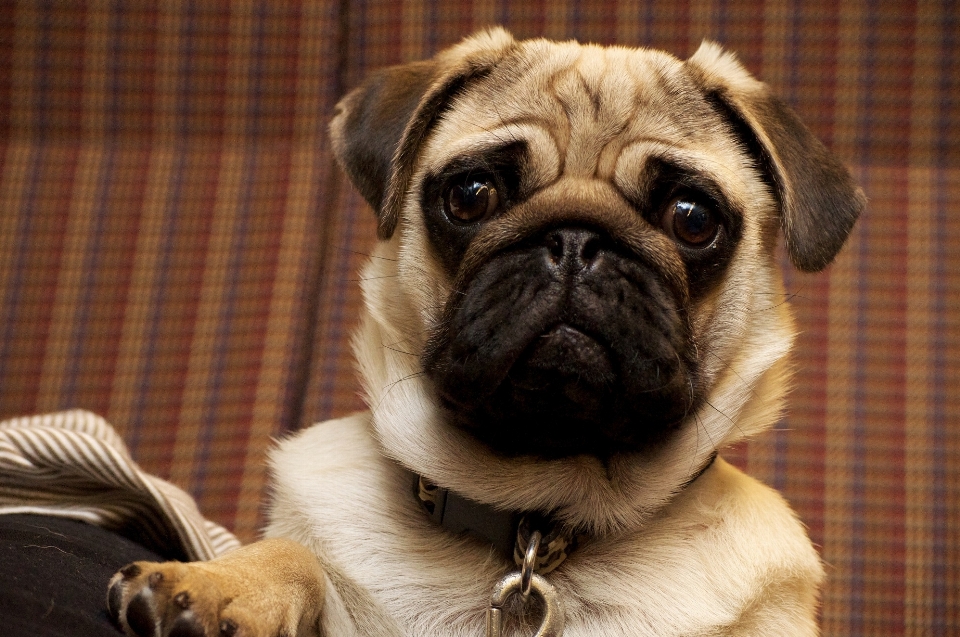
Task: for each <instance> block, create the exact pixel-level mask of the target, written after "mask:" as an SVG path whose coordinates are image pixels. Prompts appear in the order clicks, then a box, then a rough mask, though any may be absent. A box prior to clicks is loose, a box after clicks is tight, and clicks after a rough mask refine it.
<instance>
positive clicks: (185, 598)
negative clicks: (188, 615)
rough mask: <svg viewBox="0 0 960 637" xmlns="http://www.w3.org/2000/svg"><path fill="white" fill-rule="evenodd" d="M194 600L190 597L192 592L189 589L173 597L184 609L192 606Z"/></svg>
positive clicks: (174, 601)
mask: <svg viewBox="0 0 960 637" xmlns="http://www.w3.org/2000/svg"><path fill="white" fill-rule="evenodd" d="M192 602H193V600H192V599H190V593H188V592H187V591H181V592H179V593H177V594H176V595H174V597H173V603H174V604H176V605H177V606H179V607H180V608H182V609H184V610H186V609H188V608H190V604H191V603H192Z"/></svg>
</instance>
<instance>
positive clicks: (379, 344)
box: [251, 30, 823, 637]
mask: <svg viewBox="0 0 960 637" xmlns="http://www.w3.org/2000/svg"><path fill="white" fill-rule="evenodd" d="M506 52H510V54H511V55H514V56H516V57H515V58H514V60H515V61H516V60H519V62H517V63H516V65H515V67H514V68H511V69H509V70H508V71H509V73H508V72H507V71H504V72H503V73H502V75H503V77H504V79H503V81H502V82H501V83H498V81H497V80H498V77H499V76H498V71H494V72H493V73H492V74H491V75H490V76H488V77H487V78H485V79H484V81H483V82H480V83H479V84H478V85H477V87H476V88H474V89H472V90H469V91H465V92H463V93H462V94H460V95H458V96H457V97H456V98H455V100H454V103H453V104H452V105H451V107H450V108H449V109H448V110H447V111H446V112H445V115H444V116H443V117H442V118H440V119H439V120H438V121H437V122H436V124H435V126H434V127H433V129H432V130H431V132H430V134H429V136H428V137H427V139H426V141H425V143H424V145H423V147H422V148H420V149H419V155H418V163H417V165H416V166H415V169H414V171H413V173H412V176H411V177H410V180H409V184H408V186H407V189H406V190H405V191H404V192H402V193H401V195H400V196H402V206H401V208H400V216H399V221H398V225H397V228H396V231H395V232H394V233H393V234H392V236H391V237H390V238H389V239H387V240H384V241H380V242H379V243H378V245H377V246H376V248H375V249H374V251H373V254H372V258H371V259H370V260H369V262H368V263H367V265H366V267H365V269H364V271H363V276H362V280H363V284H362V285H363V295H364V299H365V306H364V310H363V314H362V316H361V320H360V327H359V329H358V331H357V333H356V335H355V338H354V351H355V354H356V358H357V362H358V368H359V373H360V378H361V379H362V382H363V388H364V392H365V398H366V401H367V403H368V405H369V407H370V411H368V412H364V413H360V414H356V415H353V416H350V417H348V418H343V419H340V420H333V421H329V422H325V423H320V424H317V425H315V426H313V427H311V428H310V429H308V430H306V431H303V432H301V433H299V434H297V435H295V436H292V437H290V438H288V439H286V440H284V441H282V442H281V443H280V445H279V446H278V448H277V449H276V450H275V451H274V452H273V453H272V456H271V467H272V470H273V475H274V481H273V493H272V498H273V499H272V504H271V515H270V519H271V521H270V525H269V527H268V529H267V535H268V536H271V537H282V538H288V539H293V540H296V541H297V542H299V543H301V544H302V545H303V546H306V547H308V548H309V549H311V550H312V552H313V553H314V554H316V555H317V556H318V557H319V559H320V562H321V564H322V565H323V567H324V569H325V570H326V572H327V597H326V602H325V605H324V608H323V613H322V617H321V620H320V621H321V624H322V628H323V634H325V635H327V636H328V637H342V636H344V635H410V636H414V635H416V636H423V637H428V636H429V637H454V636H458V637H459V636H463V637H467V636H470V637H474V636H477V635H480V634H481V633H482V631H483V622H484V610H485V608H486V606H487V603H488V600H489V596H490V591H491V589H492V587H493V584H494V582H495V581H497V580H498V579H499V578H500V577H501V576H503V575H504V574H505V573H507V572H508V571H509V570H511V569H513V567H512V565H509V564H506V563H505V562H504V561H503V560H502V559H501V558H500V557H499V556H498V555H496V554H495V553H494V552H493V550H492V548H491V547H490V546H488V545H486V544H484V543H483V542H481V541H479V540H476V539H472V538H470V537H458V536H452V535H450V534H448V533H447V532H446V531H444V530H443V529H441V528H439V527H437V526H434V525H433V524H432V523H431V522H430V521H429V520H428V519H427V518H426V516H425V515H423V514H422V512H421V511H420V510H419V508H418V507H417V506H416V504H415V503H414V500H413V497H412V494H411V485H410V481H409V474H408V473H407V471H412V472H416V473H419V474H422V475H424V476H426V477H428V478H429V479H430V480H432V481H433V482H435V483H436V484H439V485H441V486H443V487H446V488H448V489H452V490H454V491H457V492H459V493H460V494H461V495H463V496H466V497H468V498H471V499H474V500H476V501H479V502H484V503H488V504H491V505H494V506H496V507H502V508H508V509H518V510H525V511H528V510H551V511H555V513H556V515H557V516H558V517H559V518H561V519H562V520H564V521H566V522H569V523H571V524H574V525H577V526H578V527H580V528H583V529H586V530H588V531H589V532H590V534H591V535H592V537H591V539H590V540H589V541H587V542H585V543H584V545H583V546H581V547H580V548H579V549H578V550H577V551H575V552H574V553H573V555H572V556H571V557H570V558H568V560H567V561H566V562H565V563H564V564H563V565H562V567H561V568H560V569H558V570H557V571H555V572H554V573H552V574H550V575H549V576H548V578H549V579H550V581H551V582H552V583H553V584H554V585H555V586H556V587H557V588H558V589H559V591H560V595H561V597H562V599H563V601H564V603H565V605H566V609H567V627H566V631H565V633H564V635H566V636H567V637H597V636H620V635H638V636H639V635H649V636H662V637H666V636H676V637H680V636H683V637H706V636H708V635H709V636H714V635H729V636H738V637H740V636H747V635H757V636H765V637H769V636H773V635H795V636H801V635H816V634H818V629H817V626H816V620H815V618H816V609H817V600H818V590H819V586H820V583H821V580H822V578H823V569H822V567H821V564H820V560H819V558H818V555H817V553H816V551H815V550H814V548H813V547H812V546H811V543H810V541H809V540H808V538H807V536H806V533H805V530H804V527H803V525H802V524H801V522H800V521H799V520H798V519H797V517H796V516H795V515H794V514H793V512H792V511H791V510H790V508H789V506H788V505H787V503H786V502H785V501H784V500H783V499H782V498H781V497H780V496H779V495H778V494H777V493H775V492H774V491H772V490H771V489H769V488H768V487H765V486H763V485H762V484H760V483H758V482H757V481H756V480H754V479H752V478H750V477H747V476H746V475H744V474H743V473H741V472H740V471H738V470H737V469H735V468H733V467H732V466H730V465H729V464H727V463H726V462H724V461H723V460H722V459H719V460H717V461H716V463H715V464H713V465H712V466H711V467H710V468H709V469H708V470H707V471H706V472H705V473H704V474H703V475H702V476H701V477H700V478H699V479H697V480H696V481H695V482H694V483H693V484H692V485H690V486H689V487H687V488H685V489H684V488H682V485H683V484H684V483H685V482H686V481H687V479H688V478H689V477H690V476H691V475H692V474H693V473H695V471H696V470H697V468H698V467H700V466H702V465H703V464H704V463H705V462H706V461H707V460H708V459H709V457H710V455H711V454H713V453H714V452H715V451H716V450H722V449H723V447H725V446H727V445H729V444H731V443H734V442H737V441H739V440H741V439H743V438H745V437H748V436H752V435H755V434H757V433H759V432H761V431H763V430H764V429H766V428H768V427H769V426H770V425H772V424H773V423H774V422H775V421H776V420H777V418H778V417H779V415H780V411H781V407H782V403H783V399H784V395H785V392H786V390H787V386H788V377H789V364H788V362H787V355H788V351H789V349H790V346H791V342H792V340H793V334H794V327H793V321H792V319H791V316H790V313H789V309H788V307H787V305H786V304H785V303H784V301H785V294H784V289H783V286H782V283H781V278H780V274H779V266H778V262H777V260H776V258H775V257H774V254H773V252H774V250H773V245H772V242H771V240H770V234H771V229H773V231H775V230H776V228H777V227H778V226H779V224H780V221H779V217H778V214H779V213H778V209H777V206H778V202H777V200H776V199H775V197H774V196H773V194H772V193H771V192H770V189H769V188H768V187H767V186H766V185H765V182H764V180H763V178H762V176H761V174H760V169H759V168H758V166H756V165H755V163H754V161H753V160H752V159H751V158H750V156H748V154H747V153H746V150H745V149H744V147H743V145H742V144H740V143H738V141H737V140H736V138H735V137H734V136H733V135H732V134H730V132H729V130H726V129H718V128H716V127H710V126H698V125H697V122H695V121H694V122H691V120H690V118H688V117H684V116H683V113H684V109H685V108H686V105H685V104H686V102H687V101H689V102H690V104H693V103H694V99H693V98H692V97H690V98H687V97H685V95H691V96H692V95H698V93H697V91H698V90H700V89H699V88H698V86H696V85H695V83H694V80H693V79H691V78H692V77H694V76H696V77H697V78H699V79H700V81H707V82H711V83H713V84H714V85H717V86H722V87H723V89H724V90H726V91H728V92H729V93H730V94H731V95H734V96H735V97H736V96H738V95H743V96H746V97H751V96H753V95H754V94H758V93H762V92H764V91H765V90H766V89H765V88H764V87H763V85H762V84H760V83H759V82H757V81H756V80H754V79H753V78H752V77H750V76H749V74H748V73H747V72H746V71H745V70H744V69H743V68H742V67H741V66H740V64H739V63H738V62H737V61H736V60H735V59H734V58H733V57H732V56H731V55H729V54H726V53H724V52H723V51H721V50H720V49H719V47H717V46H716V45H713V44H704V45H703V46H702V47H701V49H700V50H699V51H698V52H697V53H696V54H695V55H694V56H693V57H692V58H691V59H690V60H688V61H687V62H685V63H684V62H681V61H679V60H677V59H676V58H673V57H672V56H669V55H667V54H665V53H661V52H656V51H645V50H634V49H626V48H616V47H614V48H601V47H596V46H583V45H580V44H577V43H574V42H567V43H553V42H548V41H545V40H536V41H529V42H523V43H518V42H514V41H513V39H512V38H511V37H510V36H509V35H508V34H507V33H506V32H504V31H502V30H494V31H490V32H485V33H483V34H480V35H478V36H475V37H474V38H472V39H468V40H466V41H465V42H463V43H462V44H460V45H458V46H457V47H454V48H452V49H450V50H448V51H445V52H444V53H442V54H441V55H440V56H438V58H437V60H438V62H437V65H438V68H439V69H440V71H439V74H438V75H437V78H436V79H435V82H434V87H437V86H440V85H442V84H443V82H444V81H445V79H446V78H447V77H449V76H450V75H451V74H453V73H455V72H457V69H459V68H462V67H463V66H464V65H466V64H467V63H468V62H470V63H475V62H476V61H477V60H481V61H483V60H486V61H490V60H493V61H496V60H497V59H498V58H499V56H501V55H505V54H506ZM491 78H492V79H491ZM704 78H706V79H704ZM507 80H509V83H508V84H507ZM504 84H507V85H506V86H504ZM501 89H503V90H501ZM431 90H432V89H431ZM428 92H429V91H428ZM591 96H593V97H594V98H595V97H596V96H600V99H599V100H597V99H594V100H593V103H594V104H595V105H596V104H598V105H599V106H594V107H591V103H592V102H591ZM350 99H351V98H348V99H347V100H346V101H345V104H346V107H345V110H344V112H342V113H341V114H340V115H339V116H338V118H337V119H336V120H335V121H334V123H333V126H332V131H333V136H334V144H335V146H336V147H337V148H338V152H340V153H341V154H342V153H343V152H344V151H343V148H344V146H345V143H346V142H345V140H344V139H343V135H344V132H343V127H344V121H345V118H346V113H347V112H348V111H349V108H350V105H351V104H352V102H350ZM504 139H516V140H522V141H524V142H525V143H526V144H527V146H528V147H529V148H530V149H532V151H531V152H530V153H529V156H530V161H531V162H532V164H531V165H530V166H528V167H527V170H526V171H525V173H524V175H525V177H524V178H525V179H526V180H527V182H528V185H529V186H531V187H533V188H536V189H537V190H538V191H539V192H540V193H542V196H544V197H560V198H562V197H577V196H583V193H594V194H595V195H597V196H610V193H613V192H615V191H619V192H629V191H630V189H631V188H633V187H634V185H633V184H636V183H638V182H639V181H640V180H639V173H640V171H641V170H642V168H643V166H644V163H645V161H646V160H647V159H648V158H650V157H660V158H668V159H669V160H670V161H672V162H674V163H676V164H679V165H682V166H685V167H688V168H690V169H692V170H696V171H697V172H698V173H701V174H706V175H709V176H710V177H711V178H712V180H713V181H714V182H716V183H717V184H720V186H721V187H722V188H723V190H724V195H725V196H726V198H727V199H729V200H730V201H731V202H733V203H734V204H735V205H736V206H737V208H738V209H740V210H742V211H743V213H744V214H743V228H742V239H741V240H740V242H739V244H738V247H737V253H736V255H735V256H734V258H733V259H732V262H731V265H730V266H729V269H728V270H727V272H726V274H725V276H724V278H723V281H722V283H721V284H720V285H719V286H717V288H716V289H715V290H714V291H713V292H712V293H711V294H710V295H708V296H707V297H705V298H702V299H700V300H699V301H698V303H697V305H696V306H695V307H694V308H693V310H692V311H691V312H690V314H691V316H692V317H693V339H694V342H695V343H696V346H697V350H698V354H699V360H700V364H701V365H702V368H703V370H704V379H705V380H704V382H705V383H706V386H707V387H708V388H709V391H708V393H707V395H708V400H706V401H705V402H704V404H703V405H702V406H701V407H700V408H699V409H698V410H697V411H696V412H695V413H691V414H689V416H688V417H687V419H686V421H685V422H684V423H683V425H682V427H681V429H680V431H679V434H678V435H676V436H675V437H673V438H672V439H671V441H670V443H669V444H668V445H666V446H665V447H661V448H657V450H656V451H654V452H645V453H629V454H620V455H616V456H614V457H613V458H611V459H610V461H609V462H608V463H606V464H604V463H601V462H600V461H599V460H598V459H596V458H593V457H589V456H579V457H572V458H564V459H557V460H540V459H535V458H531V457H504V456H501V455H498V454H496V453H494V452H492V451H491V450H490V449H489V448H487V447H485V446H484V445H482V444H481V443H479V442H477V441H476V440H475V439H473V438H472V437H470V436H469V435H467V434H465V433H463V432H462V431H461V430H459V429H455V428H452V427H450V426H448V425H447V424H446V423H445V422H444V419H443V415H442V411H441V409H440V407H439V405H438V400H437V398H436V397H435V396H434V395H432V393H431V391H430V388H429V385H428V384H427V383H425V382H424V379H423V378H422V376H421V371H422V370H421V368H420V360H419V358H418V356H417V355H416V354H417V353H419V352H420V351H422V349H423V346H424V344H425V338H426V335H427V334H428V333H429V331H430V329H431V328H432V327H433V326H435V325H436V323H437V322H438V321H439V320H440V311H441V308H442V307H443V305H444V303H445V302H446V300H447V298H448V296H449V295H450V294H451V289H452V281H451V280H450V279H449V277H448V275H447V274H446V273H445V270H444V268H443V267H442V265H441V264H440V262H439V261H438V258H437V256H436V255H435V254H434V253H433V251H432V250H431V248H430V245H429V243H428V240H427V237H426V235H425V230H424V227H423V224H422V223H421V222H420V215H421V212H420V209H419V206H420V204H419V202H420V189H421V187H422V183H423V180H424V176H425V175H427V174H428V173H430V171H435V170H438V169H439V168H440V167H442V166H444V165H445V164H446V163H447V162H448V161H449V160H451V159H452V158H454V157H456V156H457V155H458V154H460V153H463V152H465V151H467V150H475V149H477V148H481V147H485V146H494V145H497V144H500V143H502V141H503V140H504ZM538 196H540V195H538ZM664 241H666V240H664ZM666 245H667V244H666V243H664V246H665V247H664V249H668V248H667V247H666ZM255 546H256V545H254V547H251V548H253V551H254V552H255V551H256V549H255ZM254 559H256V558H254ZM264 562H265V561H264ZM264 568H265V575H264V583H263V584H261V585H262V586H263V587H264V595H268V596H271V599H275V600H277V603H282V601H283V599H284V595H283V589H282V588H281V589H271V582H272V579H271V577H272V576H271V573H270V567H269V564H266V563H264ZM529 628H530V627H529V626H527V627H526V628H525V630H528V632H525V633H517V634H530V633H529ZM251 630H252V629H251ZM264 634H266V633H264Z"/></svg>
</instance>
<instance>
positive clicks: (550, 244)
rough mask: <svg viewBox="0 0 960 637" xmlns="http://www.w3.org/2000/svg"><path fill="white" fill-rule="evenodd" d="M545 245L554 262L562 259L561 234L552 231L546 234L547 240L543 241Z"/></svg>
mask: <svg viewBox="0 0 960 637" xmlns="http://www.w3.org/2000/svg"><path fill="white" fill-rule="evenodd" d="M544 243H545V244H546V246H547V250H549V251H550V257H551V258H552V259H553V260H554V262H557V263H559V262H560V260H561V259H563V235H561V234H560V233H559V232H552V233H550V234H549V235H548V236H547V240H546V241H545V242H544Z"/></svg>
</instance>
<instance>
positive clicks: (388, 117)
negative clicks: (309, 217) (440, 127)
mask: <svg viewBox="0 0 960 637" xmlns="http://www.w3.org/2000/svg"><path fill="white" fill-rule="evenodd" d="M512 46H513V38H512V37H511V36H510V34H509V33H507V32H506V31H504V30H503V29H492V30H489V31H482V32H480V33H478V34H476V35H474V36H472V37H470V38H467V39H466V40H464V41H463V42H461V43H460V44H458V45H456V46H454V47H451V48H449V49H446V50H444V51H442V52H440V53H439V54H437V56H436V57H434V58H433V59H431V60H426V61H423V62H414V63H412V64H404V65H401V66H394V67H390V68H386V69H383V70H381V71H378V72H376V73H374V74H373V75H372V76H371V77H370V78H369V79H368V80H367V81H366V82H364V83H363V84H362V85H361V86H360V87H359V88H357V89H354V90H353V91H352V92H350V93H349V94H348V95H347V96H346V97H344V98H343V99H342V100H341V101H340V103H339V104H338V105H337V109H336V113H335V115H334V118H333V121H331V122H330V135H331V138H332V140H333V152H334V155H335V156H336V158H337V161H338V163H339V164H340V166H341V167H342V168H343V170H344V171H345V172H346V173H347V175H348V176H349V177H350V180H351V181H352V182H353V185H354V186H356V188H357V190H358V191H360V194H361V195H363V197H364V199H366V200H367V202H368V203H369V204H370V206H371V207H373V209H374V211H375V212H376V213H377V217H378V219H379V223H378V225H377V235H378V236H379V237H380V238H381V239H389V238H390V236H392V235H393V232H394V230H395V229H396V227H397V222H398V220H399V216H400V208H401V206H402V205H403V200H404V197H405V195H406V191H407V188H408V187H409V185H410V179H411V178H412V177H413V173H414V168H415V166H416V162H417V156H418V154H419V151H420V147H421V146H422V144H423V142H424V140H425V139H426V138H427V135H428V134H429V132H430V130H431V128H432V127H433V124H434V123H435V122H436V121H437V120H438V119H439V118H440V116H441V115H442V114H443V112H444V110H445V109H446V108H447V107H448V106H449V104H450V102H451V100H452V99H453V98H454V97H456V95H457V94H458V93H460V92H461V91H462V90H463V89H464V87H465V86H466V85H467V84H468V83H469V82H471V81H472V80H475V79H477V78H479V77H482V76H484V75H486V74H487V73H489V71H490V70H491V69H492V68H493V66H494V65H495V64H496V63H497V62H499V61H500V60H501V59H502V58H503V56H504V55H505V54H506V52H507V51H508V50H509V49H510V47H512Z"/></svg>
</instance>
